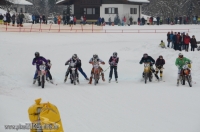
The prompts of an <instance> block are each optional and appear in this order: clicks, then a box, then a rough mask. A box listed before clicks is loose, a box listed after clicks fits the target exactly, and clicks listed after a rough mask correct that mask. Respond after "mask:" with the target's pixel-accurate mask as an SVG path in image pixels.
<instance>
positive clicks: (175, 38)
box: [172, 32, 177, 50]
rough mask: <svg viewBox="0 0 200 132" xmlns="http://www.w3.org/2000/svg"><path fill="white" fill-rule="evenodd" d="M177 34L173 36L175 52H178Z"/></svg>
mask: <svg viewBox="0 0 200 132" xmlns="http://www.w3.org/2000/svg"><path fill="white" fill-rule="evenodd" d="M176 36H177V33H176V32H175V33H174V36H173V43H172V45H173V47H172V48H174V50H176V48H177V37H176Z"/></svg>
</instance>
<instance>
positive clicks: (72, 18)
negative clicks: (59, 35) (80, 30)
mask: <svg viewBox="0 0 200 132" xmlns="http://www.w3.org/2000/svg"><path fill="white" fill-rule="evenodd" d="M73 21H74V17H73V16H72V15H71V16H70V26H72V25H73Z"/></svg>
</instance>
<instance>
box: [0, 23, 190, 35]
mask: <svg viewBox="0 0 200 132" xmlns="http://www.w3.org/2000/svg"><path fill="white" fill-rule="evenodd" d="M0 31H1V32H44V33H167V32H169V31H174V32H189V31H190V29H137V28H135V29H134V28H132V27H131V26H130V27H127V26H126V28H123V27H122V26H121V27H118V28H116V26H109V27H105V26H96V25H86V26H83V25H76V26H70V27H69V26H66V25H55V24H50V25H43V24H38V25H37V24H32V25H25V26H24V27H13V26H8V25H0Z"/></svg>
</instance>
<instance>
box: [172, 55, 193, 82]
mask: <svg viewBox="0 0 200 132" xmlns="http://www.w3.org/2000/svg"><path fill="white" fill-rule="evenodd" d="M186 63H188V67H189V68H191V63H192V61H191V60H190V59H188V58H186V57H184V56H183V54H182V53H179V54H178V58H177V59H176V62H175V65H176V66H177V67H178V77H177V85H179V77H180V72H181V70H182V68H183V66H184V65H185V64H186ZM190 74H191V71H190Z"/></svg>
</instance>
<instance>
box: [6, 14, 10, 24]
mask: <svg viewBox="0 0 200 132" xmlns="http://www.w3.org/2000/svg"><path fill="white" fill-rule="evenodd" d="M6 21H7V23H8V25H10V22H11V16H10V12H9V11H8V12H7V13H6Z"/></svg>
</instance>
